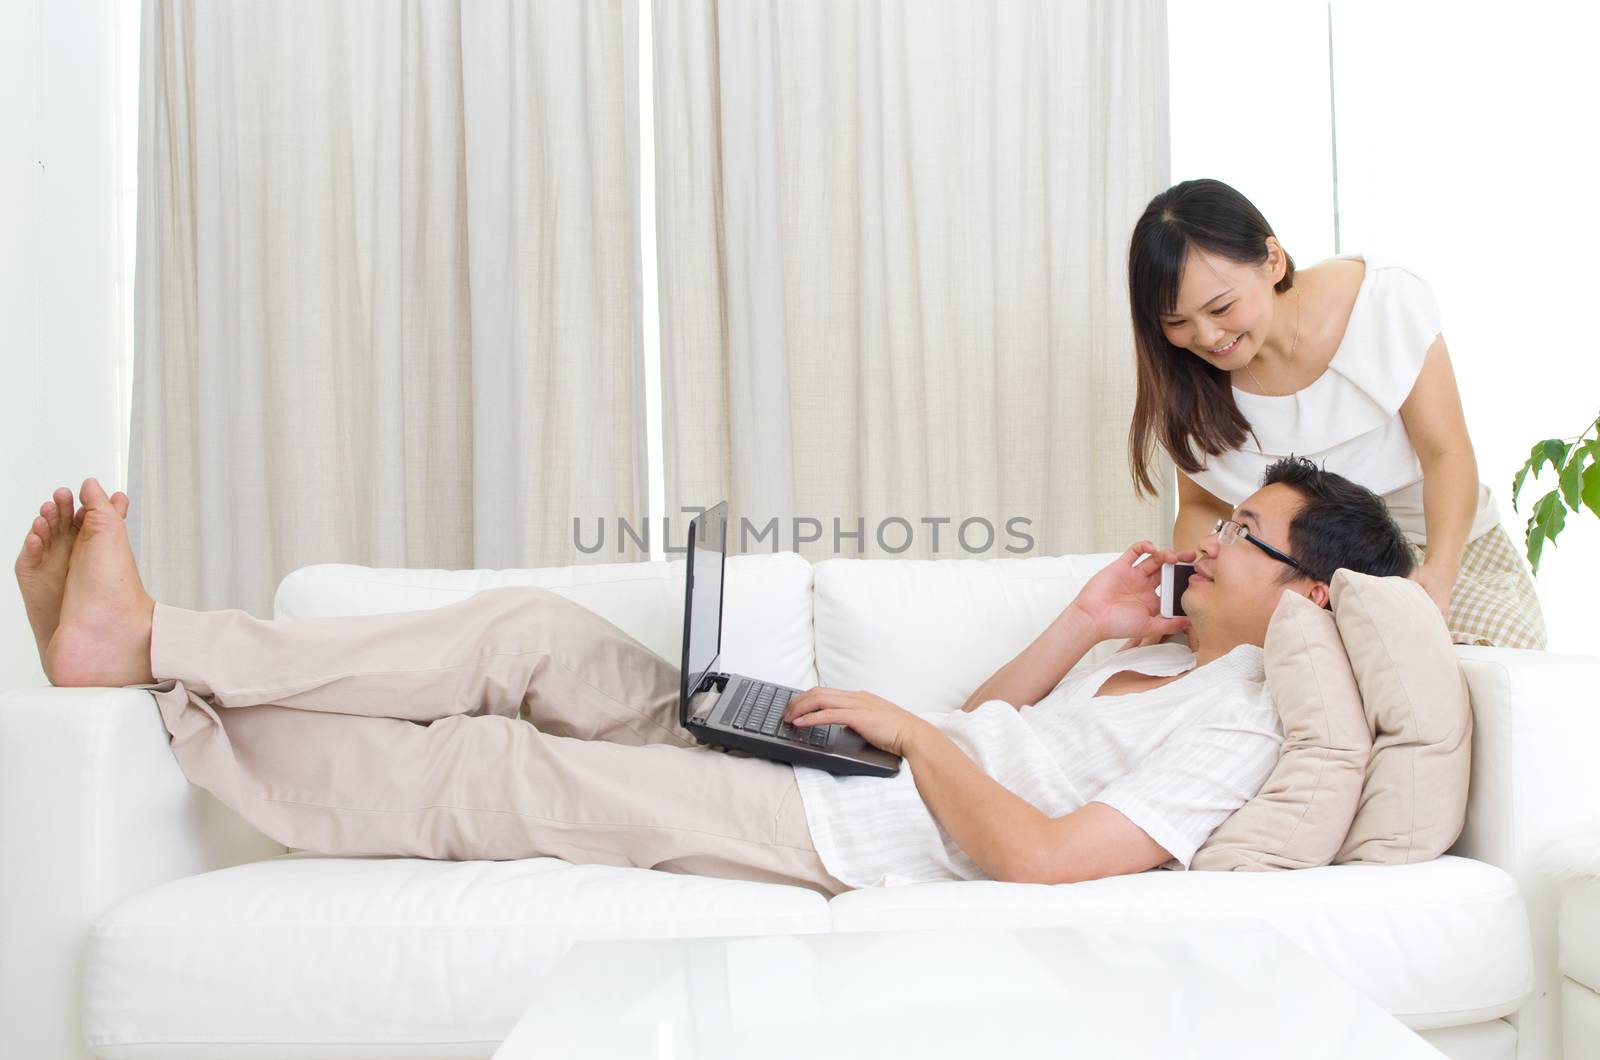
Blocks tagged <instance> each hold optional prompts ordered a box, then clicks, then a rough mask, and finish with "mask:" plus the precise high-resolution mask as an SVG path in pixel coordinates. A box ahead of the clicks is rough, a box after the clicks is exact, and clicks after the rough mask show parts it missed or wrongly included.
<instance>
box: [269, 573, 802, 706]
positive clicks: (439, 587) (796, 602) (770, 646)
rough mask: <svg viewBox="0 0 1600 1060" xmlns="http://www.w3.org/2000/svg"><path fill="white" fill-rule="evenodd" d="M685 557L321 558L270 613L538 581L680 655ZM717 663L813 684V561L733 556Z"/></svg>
mask: <svg viewBox="0 0 1600 1060" xmlns="http://www.w3.org/2000/svg"><path fill="white" fill-rule="evenodd" d="M684 569H685V563H684V561H683V560H681V559H677V560H671V561H666V562H654V563H592V564H586V565H582V566H571V567H540V568H532V569H528V570H498V571H496V570H406V569H400V568H394V569H378V568H373V567H356V566H350V565H348V564H341V563H323V564H318V565H316V566H311V567H301V568H300V569H299V570H296V571H293V572H292V573H290V574H289V575H288V576H287V577H285V578H284V579H283V581H282V582H280V583H279V585H278V593H277V596H276V597H275V598H274V600H273V603H272V611H273V617H274V618H281V619H296V618H325V617H328V616H332V615H375V614H389V613H392V612H395V611H422V610H427V609H429V608H434V607H443V606H445V605H446V604H453V603H455V602H456V601H458V600H462V599H465V598H466V597H468V596H471V595H472V594H473V593H476V592H479V591H481V590H483V589H495V588H499V587H500V586H504V585H537V586H539V587H541V588H544V589H550V590H552V591H553V592H557V593H560V594H561V595H562V596H565V597H567V598H568V599H571V600H575V601H577V602H578V603H580V604H582V605H583V606H584V607H587V608H588V609H589V610H591V611H593V612H594V613H595V614H597V615H599V616H600V617H601V618H604V619H606V620H607V621H609V622H611V623H612V624H614V625H615V626H617V627H618V628H619V629H621V630H622V631H623V632H624V633H627V634H628V635H629V636H631V637H633V638H634V639H635V640H637V641H639V643H641V644H643V645H644V646H645V647H647V648H649V649H650V650H652V651H654V652H655V653H656V654H657V655H659V656H661V657H662V658H663V659H665V660H667V661H668V662H670V663H672V665H674V666H678V665H680V664H681V663H682V661H683V582H684ZM723 597H724V599H723V620H722V662H721V664H720V665H719V666H718V669H720V670H723V671H727V672H732V673H742V674H749V675H750V676H752V677H759V678H762V679H764V680H767V681H778V682H782V683H784V684H789V685H793V686H794V687H796V688H810V687H811V686H812V685H814V684H816V683H817V679H816V678H817V669H816V665H815V663H814V661H813V658H812V651H811V639H812V638H811V564H810V562H809V561H807V560H806V559H805V558H804V557H802V556H801V555H800V554H799V553H796V552H777V553H769V554H755V555H748V556H729V557H728V561H727V568H726V572H725V575H724V585H723Z"/></svg>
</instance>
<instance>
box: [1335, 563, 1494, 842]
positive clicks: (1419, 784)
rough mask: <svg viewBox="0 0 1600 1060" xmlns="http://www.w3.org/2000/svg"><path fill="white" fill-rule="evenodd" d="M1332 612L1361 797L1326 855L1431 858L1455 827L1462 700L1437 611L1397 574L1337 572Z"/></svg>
mask: <svg viewBox="0 0 1600 1060" xmlns="http://www.w3.org/2000/svg"><path fill="white" fill-rule="evenodd" d="M1331 589H1332V593H1333V613H1334V619H1335V621H1336V622H1337V623H1338V625H1339V635H1340V636H1341V637H1342V638H1343V640H1344V648H1345V652H1346V653H1347V654H1348V655H1349V657H1350V666H1351V669H1353V670H1354V671H1355V675H1356V684H1357V685H1358V686H1359V687H1360V689H1361V700H1362V704H1363V706H1364V708H1365V710H1366V717H1367V725H1368V727H1369V728H1370V729H1371V732H1372V760H1371V761H1370V762H1369V763H1368V765H1367V776H1366V783H1365V784H1364V785H1363V787H1362V790H1361V804H1360V806H1359V807H1358V808H1357V809H1356V816H1355V820H1354V821H1353V822H1352V823H1351V825H1350V834H1349V835H1347V836H1346V837H1345V840H1344V843H1343V844H1342V845H1341V846H1340V848H1339V852H1338V853H1337V854H1336V855H1334V859H1333V860H1334V862H1335V863H1343V862H1351V861H1354V862H1365V863H1368V864H1379V865H1402V864H1410V863H1412V862H1418V861H1427V860H1429V859H1431V858H1436V857H1438V856H1439V855H1440V854H1443V853H1444V852H1445V851H1446V850H1448V849H1449V848H1450V845H1451V844H1452V843H1454V842H1455V841H1456V837H1458V836H1459V835H1460V834H1461V828H1462V826H1463V825H1464V824H1465V823H1466V816H1467V786H1468V783H1469V781H1470V779H1471V773H1472V704H1471V701H1470V700H1469V699H1468V698H1467V683H1466V678H1465V677H1464V676H1463V675H1462V673H1461V665H1460V663H1459V662H1458V660H1457V658H1456V651H1455V647H1454V646H1453V645H1452V644H1451V643H1450V634H1449V633H1448V632H1447V631H1446V629H1445V625H1444V620H1443V618H1441V617H1440V615H1439V609H1438V608H1436V607H1435V606H1434V605H1433V600H1432V599H1431V598H1429V596H1428V594H1427V592H1426V591H1424V589H1423V588H1422V586H1420V585H1418V584H1417V583H1416V582H1414V581H1411V580H1409V579H1407V578H1374V577H1372V576H1371V575H1367V574H1356V573H1355V572H1353V571H1348V570H1341V571H1339V572H1337V573H1336V574H1334V576H1333V582H1332V585H1331Z"/></svg>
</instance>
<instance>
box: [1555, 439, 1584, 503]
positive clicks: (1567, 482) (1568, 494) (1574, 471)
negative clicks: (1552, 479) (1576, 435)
mask: <svg viewBox="0 0 1600 1060" xmlns="http://www.w3.org/2000/svg"><path fill="white" fill-rule="evenodd" d="M1585 456H1586V454H1585V451H1584V450H1582V449H1579V450H1577V451H1575V452H1574V453H1573V454H1572V459H1571V460H1568V461H1567V466H1566V467H1564V468H1562V469H1561V499H1562V500H1563V501H1565V502H1566V503H1567V507H1568V508H1571V509H1572V510H1573V511H1575V512H1579V511H1582V510H1583V462H1584V459H1585Z"/></svg>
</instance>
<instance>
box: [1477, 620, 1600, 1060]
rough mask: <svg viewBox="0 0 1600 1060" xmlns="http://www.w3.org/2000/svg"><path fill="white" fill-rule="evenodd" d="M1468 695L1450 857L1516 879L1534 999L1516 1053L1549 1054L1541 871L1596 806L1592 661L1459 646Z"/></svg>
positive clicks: (1556, 979) (1544, 874)
mask: <svg viewBox="0 0 1600 1060" xmlns="http://www.w3.org/2000/svg"><path fill="white" fill-rule="evenodd" d="M1457 652H1458V654H1459V657H1460V659H1461V669H1462V672H1463V673H1465V674H1466V678H1467V687H1468V690H1469V692H1470V695H1471V698H1472V719H1473V735H1472V788H1471V793H1470V794H1469V795H1468V797H1467V821H1466V827H1465V828H1464V829H1463V831H1462V833H1461V837H1460V838H1459V839H1458V840H1457V841H1456V844H1455V846H1454V847H1452V848H1451V850H1450V853H1452V854H1460V855H1462V856H1463V857H1469V858H1475V859H1477V860H1479V861H1486V862H1489V863H1490V864H1492V865H1498V866H1499V867H1501V868H1502V869H1505V870H1506V871H1507V872H1509V873H1510V874H1511V875H1512V876H1514V877H1515V878H1516V880H1517V884H1518V886H1519V887H1520V888H1521V890H1522V896H1523V901H1524V902H1525V903H1526V904H1527V907H1528V923H1529V928H1530V929H1531V931H1532V936H1533V949H1534V966H1535V967H1534V971H1535V977H1536V987H1535V994H1534V998H1533V1000H1532V1001H1530V1002H1529V1003H1528V1004H1527V1005H1526V1006H1525V1007H1524V1008H1523V1009H1522V1010H1521V1011H1520V1012H1519V1013H1517V1015H1516V1016H1514V1017H1512V1021H1513V1022H1514V1023H1516V1025H1517V1038H1518V1056H1520V1057H1529V1056H1537V1057H1543V1056H1557V1055H1559V1049H1560V1041H1561V1038H1560V1011H1559V1007H1558V1003H1557V1002H1558V999H1559V995H1560V981H1561V980H1560V972H1559V971H1558V967H1557V935H1556V919H1557V909H1558V906H1559V904H1560V889H1559V885H1558V881H1557V880H1555V879H1553V878H1552V877H1551V875H1550V872H1549V870H1548V867H1547V866H1546V865H1545V864H1544V855H1545V852H1546V851H1547V850H1548V849H1549V847H1550V846H1551V845H1552V843H1554V842H1555V841H1557V840H1561V839H1570V837H1571V835H1572V833H1573V831H1574V829H1577V828H1581V827H1583V826H1584V825H1586V824H1592V823H1593V821H1594V814H1595V810H1596V808H1597V807H1600V769H1597V768H1596V764H1595V755H1596V753H1597V751H1600V658H1592V657H1589V656H1584V655H1557V654H1551V653H1547V652H1537V651H1521V650H1518V649H1514V648H1468V647H1462V648H1458V649H1457Z"/></svg>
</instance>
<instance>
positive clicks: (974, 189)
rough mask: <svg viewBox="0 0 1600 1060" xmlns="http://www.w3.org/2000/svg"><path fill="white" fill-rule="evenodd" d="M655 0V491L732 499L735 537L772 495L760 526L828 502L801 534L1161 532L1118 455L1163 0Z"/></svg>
mask: <svg viewBox="0 0 1600 1060" xmlns="http://www.w3.org/2000/svg"><path fill="white" fill-rule="evenodd" d="M653 12H654V21H655V26H656V38H655V55H654V59H655V70H656V75H655V82H656V84H655V93H656V105H655V111H656V113H655V120H656V156H655V157H656V170H657V173H656V180H657V215H658V219H659V220H658V227H659V230H660V233H661V234H660V241H661V247H662V254H663V266H662V270H661V277H662V279H661V293H660V298H661V314H662V371H663V388H664V409H665V426H664V434H665V439H664V449H665V455H666V465H667V481H666V498H667V510H668V512H669V513H671V514H675V513H678V512H679V511H680V510H681V509H683V508H685V507H692V506H698V505H704V504H707V503H710V502H713V501H715V500H718V499H721V498H724V497H725V498H727V500H728V501H729V507H730V517H731V520H732V521H730V524H729V525H730V542H729V543H730V548H731V549H733V550H738V549H739V548H740V547H741V545H742V546H744V547H748V548H749V549H750V550H768V549H770V548H772V547H773V540H774V538H773V536H768V537H766V538H765V539H764V540H761V541H759V543H758V542H757V541H756V539H755V537H754V536H753V535H751V536H750V538H749V539H740V538H736V537H735V536H734V534H735V531H736V529H737V528H738V525H739V520H740V519H741V518H743V519H746V520H748V521H749V523H750V525H751V526H752V527H754V528H756V529H763V528H766V527H767V526H768V521H769V520H771V519H773V518H776V519H777V520H778V524H777V529H778V541H779V545H778V547H781V548H788V547H793V545H792V544H791V542H792V541H794V540H798V539H799V538H800V537H803V536H811V535H814V534H816V533H818V531H819V529H820V532H821V539H820V540H818V541H816V542H814V543H811V544H805V543H802V544H801V547H800V551H801V552H802V553H803V554H806V555H808V556H810V557H812V558H825V557H828V556H832V555H851V556H853V555H857V554H860V555H868V556H872V555H885V554H896V555H900V556H902V557H920V558H954V557H968V556H974V555H992V556H1003V555H1008V554H1016V553H1017V552H1018V551H1019V550H1025V551H1029V552H1031V553H1032V554H1036V555H1037V554H1053V553H1064V552H1082V551H1095V550H1110V549H1120V548H1123V547H1125V546H1126V545H1127V544H1128V543H1129V542H1130V541H1133V540H1137V539H1140V538H1145V537H1148V538H1151V539H1154V540H1160V539H1161V538H1163V537H1164V536H1166V535H1169V534H1170V532H1171V498H1170V497H1169V496H1161V497H1157V498H1155V499H1154V500H1147V501H1145V502H1139V501H1136V500H1135V498H1134V494H1133V489H1132V484H1131V479H1130V477H1129V472H1128V464H1127V456H1126V452H1127V446H1126V438H1127V429H1128V420H1129V416H1130V414H1131V411H1132V407H1133V392H1134V370H1133V340H1132V330H1131V327H1130V324H1129V317H1128V309H1127V281H1126V272H1125V268H1126V266H1125V262H1126V255H1127V241H1128V236H1129V234H1130V233H1131V231H1132V228H1133V224H1134V221H1135V220H1136V219H1137V218H1138V215H1139V213H1140V211H1141V210H1142V209H1143V207H1144V205H1145V203H1146V202H1147V201H1148V200H1149V199H1150V197H1151V196H1152V195H1154V194H1155V193H1156V192H1158V191H1160V190H1161V189H1163V188H1164V187H1166V186H1167V183H1168V171H1169V163H1168V151H1167V144H1168V134H1167V96H1166V23H1165V5H1164V3H1162V2H1161V0H1137V2H1131V3H1130V2H1122V0H1058V2H1044V3H989V2H983V0H829V2H818V3H804V4H802V3H788V2H780V0H721V2H715V0H693V2H687V0H655V6H654V8H653ZM897 517H898V518H900V519H903V520H905V521H906V524H907V526H908V527H909V529H910V530H911V533H910V534H908V533H907V532H906V531H907V527H905V526H898V525H894V524H892V523H891V520H892V519H894V518H897ZM1012 518H1024V519H1027V520H1029V522H1028V523H1027V524H1025V527H1026V533H1027V534H1028V535H1029V537H1030V538H1031V539H1032V542H1033V543H1032V546H1031V548H1028V547H1027V546H1026V544H1025V542H1023V541H1022V540H1021V538H1020V537H1017V536H1015V535H1011V534H1008V533H1007V523H1008V521H1009V520H1011V519H1012ZM796 519H801V520H805V519H815V520H816V524H809V523H805V524H798V525H797V524H795V522H794V520H796ZM835 519H838V520H839V524H840V530H841V535H840V537H839V538H838V540H837V545H838V547H837V548H836V547H835V546H836V539H835V536H834V526H833V521H834V520H835ZM940 519H948V520H949V522H948V523H938V522H937V520H940ZM966 519H982V520H985V521H986V522H987V524H988V525H989V526H990V527H992V528H993V531H994V533H993V539H992V542H991V544H990V547H989V548H988V549H987V550H984V549H982V548H981V547H979V546H981V545H982V544H983V543H984V537H985V535H984V530H983V527H982V525H980V524H977V523H974V524H973V525H972V526H971V527H970V528H969V529H970V533H969V534H968V535H967V536H966V537H965V538H964V539H960V540H958V539H957V538H956V532H957V530H958V527H959V526H960V524H961V523H962V522H963V520H966ZM818 524H820V525H818ZM863 528H864V530H865V533H864V535H863V537H862V538H861V539H860V540H859V553H858V552H857V549H858V539H856V538H854V537H844V536H843V534H853V533H855V532H856V531H857V530H858V529H863ZM936 530H937V531H938V533H939V536H938V539H937V543H936V542H935V537H934V533H935V531H936ZM878 531H885V532H884V534H883V539H882V540H881V541H880V540H879V535H878ZM1008 549H1010V550H1011V551H1008Z"/></svg>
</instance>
